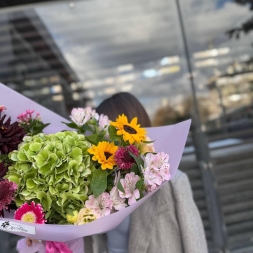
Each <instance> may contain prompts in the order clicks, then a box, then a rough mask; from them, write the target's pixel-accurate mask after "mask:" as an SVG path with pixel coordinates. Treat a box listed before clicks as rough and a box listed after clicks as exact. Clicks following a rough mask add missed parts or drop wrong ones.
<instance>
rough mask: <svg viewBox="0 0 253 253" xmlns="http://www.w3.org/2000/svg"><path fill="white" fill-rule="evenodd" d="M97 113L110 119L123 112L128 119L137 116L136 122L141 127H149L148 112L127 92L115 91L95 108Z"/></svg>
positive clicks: (114, 118)
mask: <svg viewBox="0 0 253 253" xmlns="http://www.w3.org/2000/svg"><path fill="white" fill-rule="evenodd" d="M96 111H97V113H99V114H105V115H107V116H108V117H109V119H110V120H112V121H114V120H116V118H117V117H118V116H119V115H121V114H125V115H126V116H127V118H128V120H129V121H131V120H132V119H133V118H134V117H137V118H138V123H139V124H141V126H142V127H150V126H151V123H150V119H149V117H148V114H147V112H146V110H145V109H144V107H143V106H142V104H141V103H140V102H139V100H138V99H137V98H136V97H135V96H133V95H132V94H130V93H128V92H120V93H116V94H114V95H113V96H111V97H109V98H107V99H105V100H104V101H103V102H102V103H101V104H100V105H99V106H98V107H97V109H96Z"/></svg>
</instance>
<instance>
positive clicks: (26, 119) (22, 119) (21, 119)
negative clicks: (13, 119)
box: [17, 110, 41, 123]
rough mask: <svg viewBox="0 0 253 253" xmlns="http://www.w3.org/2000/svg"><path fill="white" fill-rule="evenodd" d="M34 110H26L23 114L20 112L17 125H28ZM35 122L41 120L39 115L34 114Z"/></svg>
mask: <svg viewBox="0 0 253 253" xmlns="http://www.w3.org/2000/svg"><path fill="white" fill-rule="evenodd" d="M33 113H34V110H26V111H25V112H22V113H20V114H19V115H18V117H17V118H18V122H19V123H29V122H30V121H31V120H33V115H32V114H33ZM34 119H36V120H41V119H40V114H39V113H36V116H35V118H34Z"/></svg>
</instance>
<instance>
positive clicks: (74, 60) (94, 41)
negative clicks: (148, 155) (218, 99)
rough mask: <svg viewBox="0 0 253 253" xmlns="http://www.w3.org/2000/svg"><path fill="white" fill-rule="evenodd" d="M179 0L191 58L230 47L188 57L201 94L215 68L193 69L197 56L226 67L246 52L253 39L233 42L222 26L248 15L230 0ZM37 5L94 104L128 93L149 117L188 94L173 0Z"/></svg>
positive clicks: (97, 0)
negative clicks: (138, 102)
mask: <svg viewBox="0 0 253 253" xmlns="http://www.w3.org/2000/svg"><path fill="white" fill-rule="evenodd" d="M180 1H181V2H180V4H181V6H182V13H183V18H184V24H185V29H186V34H187V40H188V47H189V50H190V55H191V56H193V54H194V53H196V52H201V51H206V50H209V49H217V48H218V49H219V48H225V49H226V48H227V49H228V50H227V51H228V52H227V53H226V54H223V55H216V56H210V57H206V58H203V59H202V58H198V59H195V58H192V67H193V71H194V76H195V82H196V86H197V89H198V94H199V95H200V94H205V93H207V92H208V91H207V90H206V88H205V83H206V81H207V80H208V78H210V77H211V76H212V75H213V71H214V67H213V66H212V65H210V64H209V65H208V66H205V67H195V65H196V61H198V62H199V65H201V64H202V63H201V61H203V60H206V59H213V58H215V59H218V66H216V67H217V68H218V69H219V70H220V71H221V72H223V71H225V70H226V67H227V65H228V64H229V63H230V62H232V61H234V60H240V58H241V57H244V58H245V57H246V58H247V57H250V56H251V55H252V47H251V42H253V36H252V35H248V36H243V38H242V39H240V40H239V41H237V40H235V39H234V40H230V39H229V38H228V37H227V35H225V31H227V30H229V29H231V28H234V27H236V26H239V25H240V24H241V23H243V22H244V21H245V20H247V19H248V18H249V17H251V15H252V13H250V11H249V10H248V9H247V8H246V7H244V6H239V5H236V4H235V3H233V2H230V1H221V0H218V1H217V2H215V1H213V0H180ZM35 10H36V12H37V14H38V15H39V16H40V18H41V20H42V21H43V22H44V23H45V25H46V26H47V28H48V30H49V32H50V34H51V35H52V37H53V38H54V40H55V42H56V44H57V45H58V47H59V48H60V50H61V51H62V53H63V56H64V57H65V59H66V60H67V62H68V63H69V64H70V66H71V67H72V68H73V70H74V71H75V72H76V74H77V75H78V77H79V78H80V81H82V82H83V83H84V86H85V87H87V89H88V92H87V94H88V95H89V96H91V98H93V104H94V105H95V106H96V105H98V104H99V103H100V102H101V101H102V100H103V99H104V98H106V97H108V96H110V95H111V94H112V93H114V92H118V91H124V90H126V91H130V92H132V93H133V94H135V95H136V96H137V97H138V98H139V99H140V100H141V102H142V103H143V104H144V106H145V108H146V109H147V110H148V112H149V114H150V115H151V116H153V115H154V113H155V111H156V110H157V109H158V108H159V107H160V106H162V105H166V104H167V103H170V104H172V105H176V104H178V103H181V102H182V100H183V99H184V98H185V97H186V96H188V95H190V94H191V89H190V83H189V80H188V77H189V75H188V69H187V62H186V57H185V52H184V45H183V40H182V34H181V30H180V25H179V19H178V15H177V9H176V4H175V1H170V0H128V1H123V0H117V1H116V0H106V1H103V0H90V1H76V2H75V3H74V4H73V5H71V4H69V3H67V2H58V3H54V4H49V5H41V6H40V5H39V6H38V7H36V8H35ZM223 51H224V50H223ZM225 51H226V50H225ZM175 56H176V57H177V58H176V60H175V59H174V61H173V57H175ZM162 60H163V63H164V65H163V64H161V62H162ZM222 62H223V63H222ZM202 65H203V64H202ZM120 66H121V67H120ZM122 66H125V67H123V69H124V68H125V69H124V70H123V71H122ZM127 66H128V68H127Z"/></svg>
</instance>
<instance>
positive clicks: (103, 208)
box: [85, 192, 113, 218]
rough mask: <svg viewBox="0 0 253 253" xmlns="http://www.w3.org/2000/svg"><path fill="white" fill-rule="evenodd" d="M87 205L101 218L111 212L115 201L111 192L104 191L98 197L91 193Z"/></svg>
mask: <svg viewBox="0 0 253 253" xmlns="http://www.w3.org/2000/svg"><path fill="white" fill-rule="evenodd" d="M85 207H87V208H90V209H91V210H92V211H93V212H94V213H95V215H96V217H97V218H101V217H104V216H107V215H109V214H110V213H111V210H112V207H113V202H112V200H111V198H110V195H109V193H107V192H103V193H102V194H101V195H99V196H98V197H97V198H95V197H94V195H90V196H89V199H88V200H86V201H85Z"/></svg>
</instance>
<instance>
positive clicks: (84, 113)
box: [70, 107, 98, 126]
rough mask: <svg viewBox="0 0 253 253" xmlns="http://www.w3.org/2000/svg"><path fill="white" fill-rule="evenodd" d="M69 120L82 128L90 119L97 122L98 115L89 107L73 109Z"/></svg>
mask: <svg viewBox="0 0 253 253" xmlns="http://www.w3.org/2000/svg"><path fill="white" fill-rule="evenodd" d="M70 118H71V120H72V121H73V122H75V123H76V124H77V125H78V126H82V125H84V124H85V123H86V122H87V121H89V120H90V119H92V118H95V119H96V120H98V114H97V113H96V111H95V110H92V108H91V107H86V108H74V109H73V110H72V111H71V115H70Z"/></svg>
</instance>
